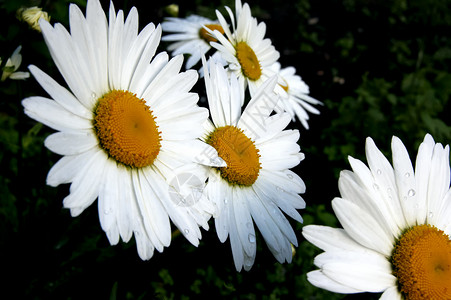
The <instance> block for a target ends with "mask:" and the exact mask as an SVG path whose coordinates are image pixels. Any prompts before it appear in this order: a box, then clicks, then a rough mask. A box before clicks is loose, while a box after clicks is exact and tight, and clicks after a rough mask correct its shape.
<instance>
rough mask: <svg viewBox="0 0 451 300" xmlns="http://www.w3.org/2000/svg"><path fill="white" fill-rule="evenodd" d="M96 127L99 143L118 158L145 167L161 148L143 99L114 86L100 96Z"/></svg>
mask: <svg viewBox="0 0 451 300" xmlns="http://www.w3.org/2000/svg"><path fill="white" fill-rule="evenodd" d="M94 129H95V132H96V134H97V137H98V138H99V141H100V146H101V147H102V148H103V149H104V150H105V151H106V152H107V153H108V155H109V156H110V157H112V158H114V159H115V160H116V161H117V162H119V163H122V164H124V165H126V166H129V167H134V168H142V167H145V166H149V165H151V164H152V163H153V161H154V160H155V158H156V157H157V155H158V153H159V151H160V147H161V145H160V140H161V137H160V132H159V131H158V126H157V124H156V123H155V117H154V116H153V115H152V111H151V110H150V109H149V106H147V105H146V102H145V101H144V99H139V98H137V97H136V95H135V94H132V93H131V92H129V91H120V90H113V91H111V92H109V93H107V94H105V95H104V96H103V97H102V98H100V99H99V100H98V104H97V107H96V109H95V118H94Z"/></svg>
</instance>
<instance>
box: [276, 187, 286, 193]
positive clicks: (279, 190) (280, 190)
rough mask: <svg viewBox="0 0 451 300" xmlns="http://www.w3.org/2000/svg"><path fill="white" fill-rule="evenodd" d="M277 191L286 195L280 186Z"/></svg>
mask: <svg viewBox="0 0 451 300" xmlns="http://www.w3.org/2000/svg"><path fill="white" fill-rule="evenodd" d="M276 190H277V191H278V192H281V193H284V192H285V191H284V190H283V188H281V187H280V186H277V187H276Z"/></svg>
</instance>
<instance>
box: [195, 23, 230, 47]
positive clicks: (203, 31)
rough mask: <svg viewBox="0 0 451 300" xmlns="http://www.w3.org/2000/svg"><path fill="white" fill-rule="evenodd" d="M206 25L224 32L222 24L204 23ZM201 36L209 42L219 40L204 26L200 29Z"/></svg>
mask: <svg viewBox="0 0 451 300" xmlns="http://www.w3.org/2000/svg"><path fill="white" fill-rule="evenodd" d="M204 26H205V27H207V28H208V29H210V30H212V31H214V30H217V31H219V32H220V33H222V34H224V29H223V28H222V26H221V25H219V24H206V25H204ZM199 37H200V38H202V39H203V40H204V41H206V42H207V43H210V42H217V41H218V40H217V39H216V38H215V37H214V36H213V35H211V33H209V32H208V31H207V30H206V29H205V28H204V27H202V28H201V29H199Z"/></svg>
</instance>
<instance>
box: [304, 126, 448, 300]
mask: <svg viewBox="0 0 451 300" xmlns="http://www.w3.org/2000/svg"><path fill="white" fill-rule="evenodd" d="M392 153H393V167H392V166H391V164H390V163H389V161H388V160H387V159H386V158H385V157H384V155H383V154H382V153H381V152H380V151H379V150H378V148H377V147H376V145H375V144H374V142H373V140H372V139H371V138H368V139H367V141H366V157H367V160H368V164H369V167H367V166H365V164H364V163H363V162H361V161H360V160H357V159H354V158H352V157H350V158H349V162H350V164H351V167H352V170H353V171H342V172H341V174H340V179H339V181H338V184H339V188H340V194H341V198H335V199H334V200H333V201H332V207H333V209H334V211H335V213H336V215H337V218H338V220H339V221H340V223H341V225H342V226H343V229H339V228H331V227H326V226H315V225H311V226H306V227H304V229H303V235H304V236H305V238H306V239H307V240H309V241H310V242H311V243H313V244H314V245H316V246H317V247H319V248H321V249H322V250H324V251H325V252H323V253H322V254H320V255H318V256H317V257H316V258H315V261H314V262H315V265H316V266H318V267H319V268H320V269H319V270H316V271H312V272H310V273H308V274H307V278H308V280H309V281H310V282H311V283H312V284H313V285H315V286H318V287H320V288H323V289H327V290H329V291H332V292H337V293H345V294H348V293H361V292H373V293H383V294H382V296H381V299H451V240H450V234H451V189H450V165H449V147H448V146H446V147H445V148H443V146H442V145H441V144H438V143H437V144H436V143H435V142H434V140H433V138H432V137H431V136H430V135H429V134H428V135H426V137H425V138H424V141H423V143H422V144H421V145H420V147H419V150H418V155H417V158H416V165H415V169H414V168H413V166H412V163H411V161H410V158H409V155H408V152H407V150H406V148H405V147H404V145H403V143H402V142H401V140H400V139H399V138H397V137H393V139H392Z"/></svg>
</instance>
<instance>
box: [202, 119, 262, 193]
mask: <svg viewBox="0 0 451 300" xmlns="http://www.w3.org/2000/svg"><path fill="white" fill-rule="evenodd" d="M207 143H208V144H210V145H211V146H213V148H215V149H216V150H217V151H218V154H219V156H220V157H221V158H222V159H223V160H224V161H225V162H226V163H227V167H222V168H218V169H219V171H220V172H221V176H222V178H224V179H225V180H227V181H228V182H229V183H231V184H237V185H244V186H250V185H252V184H253V183H254V182H255V181H256V180H257V178H258V174H259V171H260V162H259V157H260V155H259V154H258V149H257V148H256V147H255V144H254V142H252V140H251V139H249V138H248V137H247V136H246V135H245V134H244V133H243V130H241V129H238V128H236V127H235V126H224V127H219V128H216V129H215V131H214V132H212V133H211V135H210V136H209V138H208V139H207Z"/></svg>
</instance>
